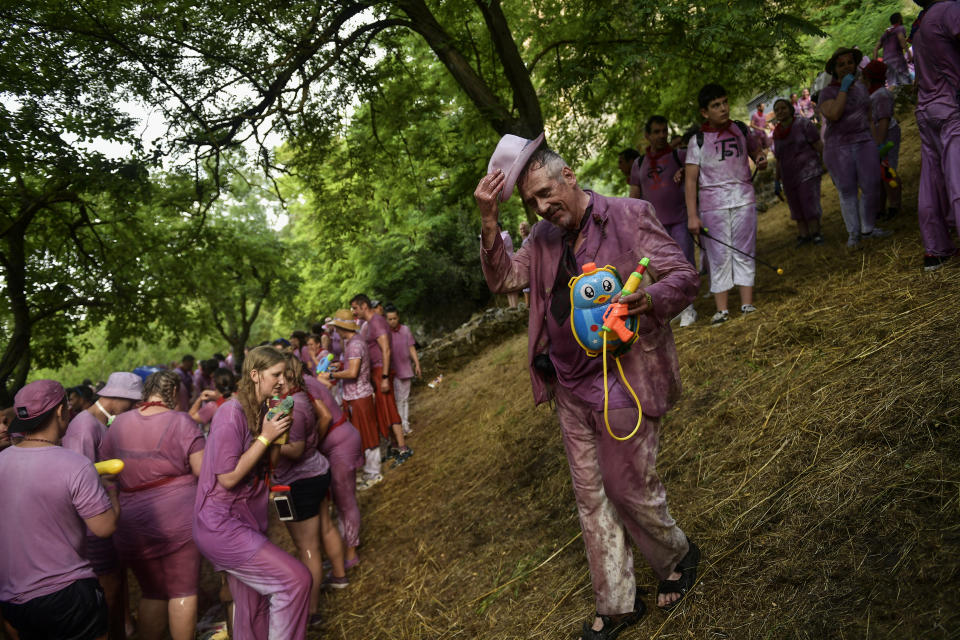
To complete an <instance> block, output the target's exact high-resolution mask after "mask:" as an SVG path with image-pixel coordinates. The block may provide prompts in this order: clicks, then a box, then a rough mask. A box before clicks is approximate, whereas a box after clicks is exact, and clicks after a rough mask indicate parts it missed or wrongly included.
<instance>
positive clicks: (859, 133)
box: [820, 82, 873, 146]
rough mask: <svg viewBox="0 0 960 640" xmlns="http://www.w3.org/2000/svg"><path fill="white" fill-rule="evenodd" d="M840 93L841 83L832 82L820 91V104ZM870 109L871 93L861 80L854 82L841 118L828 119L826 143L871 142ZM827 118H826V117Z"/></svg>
mask: <svg viewBox="0 0 960 640" xmlns="http://www.w3.org/2000/svg"><path fill="white" fill-rule="evenodd" d="M839 95H840V83H839V82H837V83H831V84H829V85H827V86H826V87H824V88H823V91H821V92H820V104H823V103H824V102H826V101H828V100H836V98H837V96H839ZM869 110H870V94H869V92H868V91H867V89H866V87H864V86H863V84H862V83H860V82H854V83H853V84H852V85H850V89H849V90H848V91H847V104H846V105H845V106H844V108H843V114H842V115H841V116H840V119H839V120H827V130H826V132H825V133H824V136H823V142H824V144H826V145H831V144H833V145H840V146H843V145H850V144H858V143H860V142H870V141H872V140H873V135H872V134H871V133H870V123H869V120H868V119H867V117H868V115H869ZM824 119H825V120H826V118H824Z"/></svg>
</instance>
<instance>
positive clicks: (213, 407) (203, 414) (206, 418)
mask: <svg viewBox="0 0 960 640" xmlns="http://www.w3.org/2000/svg"><path fill="white" fill-rule="evenodd" d="M219 408H220V406H219V405H218V404H217V401H216V400H211V401H209V402H204V403H203V405H201V407H200V408H199V409H197V418H198V421H199V422H200V424H210V423H211V422H212V421H213V416H215V415H217V409H219Z"/></svg>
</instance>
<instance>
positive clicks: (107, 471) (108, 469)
mask: <svg viewBox="0 0 960 640" xmlns="http://www.w3.org/2000/svg"><path fill="white" fill-rule="evenodd" d="M93 467H94V468H95V469H96V470H97V473H99V474H100V475H101V476H115V475H117V474H118V473H120V472H121V471H123V460H120V459H119V458H111V459H110V460H101V461H100V462H97V463H95V464H94V465H93Z"/></svg>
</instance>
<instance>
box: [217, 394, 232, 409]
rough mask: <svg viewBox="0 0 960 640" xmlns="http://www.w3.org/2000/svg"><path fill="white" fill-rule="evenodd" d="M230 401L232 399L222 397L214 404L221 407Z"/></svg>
mask: <svg viewBox="0 0 960 640" xmlns="http://www.w3.org/2000/svg"><path fill="white" fill-rule="evenodd" d="M229 399H230V398H228V397H227V396H220V397H219V398H217V399H216V400H215V401H214V402H216V403H217V406H218V407H219V406H220V405H222V404H223V403H224V402H226V401H227V400H229Z"/></svg>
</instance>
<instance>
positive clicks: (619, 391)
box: [474, 1, 960, 640]
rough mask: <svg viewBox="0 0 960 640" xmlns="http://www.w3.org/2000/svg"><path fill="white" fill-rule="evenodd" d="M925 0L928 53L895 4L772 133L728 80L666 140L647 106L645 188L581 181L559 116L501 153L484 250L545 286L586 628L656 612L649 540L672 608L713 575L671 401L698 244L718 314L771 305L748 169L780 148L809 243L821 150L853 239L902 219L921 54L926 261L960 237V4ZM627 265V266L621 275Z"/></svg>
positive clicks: (547, 386) (548, 380)
mask: <svg viewBox="0 0 960 640" xmlns="http://www.w3.org/2000/svg"><path fill="white" fill-rule="evenodd" d="M920 4H922V5H923V6H924V7H925V8H924V11H923V12H921V14H920V16H919V17H918V18H917V20H916V21H915V22H914V24H913V26H912V29H911V37H910V40H911V41H912V43H913V51H912V54H907V53H906V52H907V49H908V46H909V45H908V40H907V38H906V37H905V36H904V34H905V31H906V30H905V28H904V27H903V25H902V19H901V18H900V16H899V14H896V15H894V16H892V17H891V18H890V22H891V27H890V28H889V29H887V30H886V31H885V32H884V34H883V35H882V36H881V38H880V42H879V43H878V47H877V48H878V49H883V51H884V59H883V60H870V61H868V62H866V63H864V59H865V57H864V55H863V53H862V52H860V51H859V50H858V49H856V48H847V47H843V48H840V49H837V50H836V51H835V52H834V53H833V55H832V56H830V58H829V59H828V60H826V61H825V65H824V66H825V73H826V74H827V75H828V78H829V79H828V81H827V82H826V83H825V84H822V85H820V86H818V84H817V83H815V85H814V87H813V89H815V90H814V91H812V92H809V93H808V92H806V91H804V92H801V96H802V97H797V96H795V95H792V96H789V97H783V98H779V99H777V100H775V101H774V120H775V123H776V124H775V126H773V127H772V131H770V128H771V127H770V125H771V124H772V123H771V120H770V119H769V118H768V117H767V114H766V113H765V111H764V105H760V107H759V108H758V111H757V113H754V114H753V116H752V117H751V119H750V120H751V122H750V124H749V125H748V124H745V123H742V122H738V121H735V120H732V119H731V118H730V105H729V101H728V96H727V91H726V90H725V89H724V88H723V87H722V86H721V85H719V84H716V83H710V84H707V85H705V86H703V87H702V88H701V90H700V91H699V94H698V96H697V102H698V105H699V113H700V116H701V118H702V123H701V124H700V126H698V127H696V128H695V129H693V130H691V131H689V132H687V133H686V134H685V135H684V136H683V137H682V138H681V140H680V142H679V144H677V143H674V144H671V143H670V142H668V137H669V122H668V121H667V119H666V118H664V117H662V116H658V115H653V116H651V117H649V118H648V119H647V121H646V127H645V136H646V139H647V142H648V143H649V146H648V147H647V149H646V151H645V152H644V153H643V154H640V153H639V152H638V151H636V150H629V149H628V150H626V151H624V152H622V153H621V154H620V158H619V167H620V170H621V171H622V172H623V173H624V175H625V176H626V177H627V180H628V182H629V185H630V193H629V195H630V197H628V198H611V197H607V196H604V195H601V194H599V193H596V192H594V191H592V190H589V189H584V188H583V187H582V186H581V184H580V183H579V181H578V178H577V175H576V173H575V172H574V171H573V169H571V168H570V167H569V166H568V165H567V163H566V162H565V161H564V160H563V158H562V157H561V156H560V155H558V154H557V153H556V152H554V151H553V150H551V149H550V148H549V147H548V146H547V145H546V143H545V136H544V134H543V133H541V134H540V135H539V136H538V137H536V138H534V139H526V138H521V137H518V136H514V135H505V136H503V137H502V138H501V139H500V141H499V143H498V144H497V147H496V149H495V150H494V151H493V155H492V156H491V158H490V161H489V164H488V168H487V174H486V175H485V176H483V177H482V178H481V179H480V181H479V182H478V184H477V187H476V190H475V191H474V197H475V199H476V202H477V206H478V208H479V211H480V218H481V230H482V232H481V239H482V250H481V254H480V258H481V265H482V268H483V273H484V276H485V278H486V281H487V284H488V285H489V287H490V290H491V291H492V292H494V293H505V294H509V293H511V292H517V291H521V290H524V289H529V299H530V316H529V318H530V322H529V324H528V333H527V336H528V352H527V364H528V366H529V370H530V380H531V385H532V389H533V395H534V400H535V402H536V403H537V404H541V403H545V402H550V403H551V405H552V406H553V407H554V408H555V411H556V415H557V420H558V422H559V425H560V430H561V434H562V438H563V444H564V448H565V450H566V454H567V460H568V463H569V467H570V473H571V478H572V484H573V492H574V497H575V499H576V506H577V510H578V513H579V517H580V527H581V530H582V534H583V542H584V545H585V547H586V557H587V565H588V567H589V570H590V577H591V582H592V586H593V595H594V599H595V602H596V613H595V614H594V615H592V616H591V617H590V618H589V619H588V620H587V621H586V622H584V623H583V626H582V629H581V631H580V639H581V640H607V639H610V638H615V637H617V636H618V635H619V634H620V633H621V632H622V631H623V630H624V629H625V628H627V627H629V626H631V625H633V624H635V623H637V622H638V621H639V620H640V618H641V617H642V616H643V615H644V614H645V612H646V605H645V603H644V599H643V595H644V591H643V590H642V589H638V588H637V586H636V580H635V577H634V561H633V550H634V547H635V548H636V549H638V550H639V551H640V552H641V553H642V555H643V556H644V558H645V560H646V561H647V563H648V564H649V565H650V567H651V569H652V570H653V573H654V574H655V575H656V576H657V578H658V579H659V584H658V585H657V594H656V605H657V607H659V608H661V609H664V610H671V609H673V608H675V607H676V606H678V604H679V603H681V602H682V601H683V600H684V598H685V597H687V595H688V594H689V593H690V590H691V589H692V588H693V587H694V585H696V584H697V572H698V567H699V565H700V561H701V550H700V548H699V547H698V546H697V545H696V544H695V543H694V542H693V541H692V540H691V539H690V537H689V536H688V535H687V534H686V533H685V532H684V531H683V530H681V529H680V527H679V526H678V524H677V522H676V521H675V520H674V518H673V517H672V516H671V515H670V512H669V510H668V508H667V494H666V489H665V487H664V486H663V484H662V483H661V481H660V479H659V477H658V475H657V472H656V456H657V451H658V448H659V429H660V423H661V419H662V417H663V416H664V414H665V413H666V412H667V411H668V410H669V409H670V408H671V406H672V405H673V404H674V403H675V402H676V401H677V399H678V397H679V394H680V380H679V362H678V358H677V353H676V347H675V344H674V340H673V334H672V333H671V331H670V323H671V321H672V320H673V319H674V318H676V317H678V316H679V318H680V320H681V325H682V326H688V325H689V324H692V323H693V322H695V320H696V315H695V312H694V311H693V307H692V303H693V301H694V299H695V298H696V296H697V293H698V289H699V285H700V280H699V278H698V270H697V267H696V262H695V260H694V258H695V256H694V253H695V247H696V246H697V245H699V246H700V249H701V251H700V254H701V256H702V259H701V260H702V263H706V265H705V266H706V270H707V273H708V274H709V279H710V291H711V292H712V293H713V296H714V301H715V304H716V313H715V314H714V315H713V317H712V319H711V323H712V324H716V325H719V324H722V323H725V322H727V321H728V320H729V318H730V313H729V308H728V303H729V294H730V291H731V290H732V289H734V288H735V287H736V288H738V289H739V297H740V303H741V305H740V312H741V314H749V313H753V312H755V311H756V310H757V308H756V307H755V306H754V299H753V284H754V279H755V264H756V258H755V255H754V253H755V248H756V247H755V243H756V230H757V210H756V195H755V191H754V187H753V183H752V177H753V174H752V173H751V169H752V168H753V170H754V171H756V170H763V169H764V168H765V165H766V164H767V159H768V148H772V151H773V155H774V158H775V160H776V171H777V174H776V177H777V178H778V180H779V181H781V182H782V183H783V191H784V192H785V196H786V200H787V203H788V205H789V208H790V213H791V217H792V218H793V220H795V221H796V223H797V230H798V240H797V244H798V247H799V246H802V245H805V244H820V243H822V242H824V238H823V236H822V234H821V231H820V221H821V217H822V212H821V207H820V181H821V176H822V173H823V165H824V164H825V165H826V168H827V171H828V172H829V173H830V176H831V178H832V180H833V182H834V185H835V186H836V188H837V191H838V192H839V195H840V204H841V215H842V217H843V221H844V223H845V225H846V227H847V231H848V239H847V246H848V247H851V248H854V247H858V246H860V245H861V242H862V241H864V240H866V239H874V238H882V237H884V236H886V235H888V234H887V232H885V231H883V230H881V229H880V228H879V227H878V226H877V225H876V220H877V218H879V217H890V216H895V215H897V209H898V208H899V205H900V200H899V198H900V194H899V191H897V190H895V189H894V188H893V187H894V185H893V184H892V182H893V180H892V176H894V175H895V174H894V173H893V172H894V171H895V168H896V164H897V151H898V147H899V141H900V135H901V132H900V130H899V126H898V125H897V122H896V119H895V118H894V115H893V105H894V101H895V97H894V93H895V92H897V91H902V89H901V87H902V85H904V84H907V83H909V82H910V76H909V71H908V66H907V64H908V62H912V63H913V64H914V66H915V70H916V82H917V92H916V99H917V107H916V113H917V121H918V128H919V131H920V137H921V144H922V153H923V157H922V167H921V185H920V190H919V203H918V209H919V218H920V227H921V235H922V237H923V241H924V245H925V247H926V249H927V252H928V253H927V255H926V256H925V259H924V268H925V269H927V270H933V269H936V268H939V267H940V266H942V265H943V263H944V262H946V261H947V260H948V259H949V257H950V256H952V255H954V253H955V251H954V245H953V244H952V241H951V238H950V227H951V226H952V227H953V228H954V229H955V228H956V226H957V223H960V220H958V218H960V138H958V136H960V92H958V91H960V45H958V37H960V3H956V2H949V1H943V2H931V3H927V2H921V3H920ZM906 55H910V56H911V59H910V60H908V59H907V57H906ZM899 58H903V59H902V60H900V59H899ZM768 133H769V134H771V135H768ZM884 177H887V178H888V179H887V180H885V179H884ZM884 182H887V186H888V187H889V190H888V191H886V193H885V192H884ZM514 191H518V192H519V195H520V198H521V200H522V201H523V203H524V205H525V207H526V208H527V209H528V210H530V211H533V212H535V213H536V214H537V215H539V216H540V217H541V218H542V220H541V221H539V222H537V224H535V225H534V226H533V227H532V229H531V231H530V235H529V238H528V239H527V242H526V243H525V244H524V246H523V247H522V248H521V249H520V250H518V251H516V252H511V251H508V250H507V247H506V245H505V242H504V239H503V238H502V237H501V234H500V232H499V219H500V203H502V202H505V201H507V200H509V198H510V197H511V196H512V194H513V193H514ZM884 198H886V200H884ZM932 227H936V228H937V229H938V231H937V233H940V234H941V235H940V236H937V237H938V238H940V239H941V240H943V243H942V244H941V245H937V246H936V248H937V249H938V251H934V250H933V249H934V247H933V246H932V245H931V244H930V241H931V238H933V237H934V235H935V234H934V233H933V231H931V228H932ZM601 265H606V266H601ZM628 274H629V279H628V280H627V281H625V282H621V281H620V280H619V276H620V275H623V276H627V275H628ZM638 281H639V282H638ZM584 282H585V283H586V284H584ZM627 285H630V286H629V287H628V286H627ZM598 336H602V338H600V337H598ZM610 341H613V342H612V344H613V346H612V347H610V349H608V345H609V344H610ZM597 344H599V345H602V346H600V347H595V346H594V345H597ZM601 350H602V356H601V353H600V351H601ZM608 351H610V353H608ZM611 360H612V361H615V365H614V364H613V362H611ZM674 427H676V425H674ZM631 543H632V544H631Z"/></svg>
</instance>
